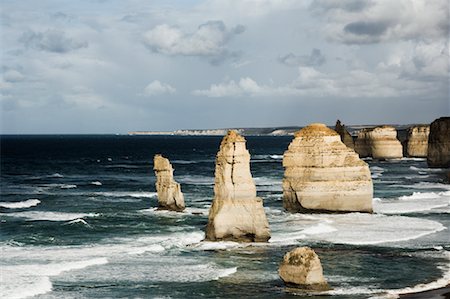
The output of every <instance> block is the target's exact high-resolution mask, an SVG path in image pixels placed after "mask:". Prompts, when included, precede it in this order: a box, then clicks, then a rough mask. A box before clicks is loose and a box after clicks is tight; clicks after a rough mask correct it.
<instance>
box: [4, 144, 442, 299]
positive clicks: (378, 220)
mask: <svg viewBox="0 0 450 299" xmlns="http://www.w3.org/2000/svg"><path fill="white" fill-rule="evenodd" d="M246 138H247V146H248V148H249V151H250V154H251V156H252V160H251V171H252V174H253V178H254V180H255V183H256V187H257V190H258V195H259V196H260V197H262V198H263V200H264V206H265V209H266V213H267V216H268V219H269V223H270V227H271V231H272V238H271V240H270V242H269V243H268V244H238V243H234V242H202V240H203V238H204V228H205V225H206V222H207V216H208V209H209V207H210V205H211V201H212V198H213V183H214V159H215V154H216V152H217V150H218V148H219V143H220V140H221V137H181V136H180V137H177V136H125V135H96V136H87V135H79V136H77V135H73V136H63V135H61V136H59V135H58V136H56V135H55V136H2V137H1V185H0V186H1V198H0V221H1V226H0V250H1V251H0V252H1V257H0V262H1V264H0V270H1V271H0V275H1V278H0V279H1V283H0V297H1V298H8V299H10V298H25V297H28V296H30V297H32V298H237V297H239V298H291V297H292V298H316V297H317V298H318V297H321V298H322V296H324V295H333V298H369V297H374V298H377V297H380V296H381V297H386V298H392V297H394V298H395V296H396V295H395V294H397V293H399V292H408V291H419V290H425V289H430V288H434V287H439V286H443V285H446V284H447V283H448V281H449V280H450V233H449V230H448V228H449V227H450V217H449V213H450V185H449V184H446V183H445V175H444V171H443V170H441V169H429V168H427V165H426V161H425V160H424V159H402V160H397V161H372V160H370V159H368V160H366V162H367V163H368V164H369V166H370V169H371V171H372V177H373V181H374V188H375V192H374V193H375V194H374V197H375V198H374V209H375V213H374V214H361V213H350V214H290V213H287V212H285V211H284V210H283V207H282V189H281V180H282V177H283V167H282V164H281V161H282V155H283V152H284V151H285V149H286V148H287V146H288V144H289V142H290V141H291V139H292V137H251V136H250V137H246ZM156 153H162V154H163V155H164V156H166V157H168V158H169V159H170V160H171V162H172V164H173V166H174V168H175V173H174V175H175V179H176V180H177V181H178V182H179V183H181V187H182V191H183V193H184V195H185V201H186V206H187V209H186V211H185V212H184V213H175V212H168V211H157V210H156V206H157V198H156V190H155V176H154V173H153V169H152V166H153V165H152V160H153V155H154V154H156ZM305 245H306V246H310V247H312V248H313V249H315V251H316V252H317V253H318V255H319V256H320V258H321V261H322V265H323V269H324V274H325V277H326V279H327V280H328V282H329V284H330V286H331V287H332V288H333V289H332V290H331V291H328V292H325V293H305V292H304V291H301V290H297V289H293V288H288V287H285V286H284V284H283V283H282V281H281V280H280V279H279V277H278V274H277V269H278V265H279V263H280V262H281V259H282V256H283V255H284V253H285V252H287V251H288V250H291V249H293V248H294V247H296V246H305Z"/></svg>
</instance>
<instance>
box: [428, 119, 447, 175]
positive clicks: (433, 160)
mask: <svg viewBox="0 0 450 299" xmlns="http://www.w3.org/2000/svg"><path fill="white" fill-rule="evenodd" d="M427 163H428V166H429V167H444V168H450V117H448V116H447V117H441V118H438V119H436V120H435V121H433V122H432V123H431V125H430V135H429V137H428V156H427Z"/></svg>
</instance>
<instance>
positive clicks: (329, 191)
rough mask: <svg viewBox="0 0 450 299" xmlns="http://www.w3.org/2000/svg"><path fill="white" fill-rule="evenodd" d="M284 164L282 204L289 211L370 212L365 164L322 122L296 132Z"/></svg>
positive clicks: (369, 196)
mask: <svg viewBox="0 0 450 299" xmlns="http://www.w3.org/2000/svg"><path fill="white" fill-rule="evenodd" d="M283 166H284V168H285V172H284V179H283V206H284V208H285V209H287V210H288V211H291V212H313V211H317V212H326V211H328V212H353V211H359V212H372V195H373V185H372V178H371V174H370V170H369V167H368V165H367V164H366V163H365V162H364V161H362V160H361V159H360V158H359V156H358V154H357V153H356V152H355V151H353V150H352V149H350V148H348V147H347V146H346V145H345V144H344V143H342V141H341V139H340V136H339V134H337V133H336V132H335V131H334V130H332V129H329V128H328V127H326V126H325V125H324V124H311V125H309V126H307V127H305V128H303V129H301V130H300V131H298V132H297V133H296V134H295V138H294V140H292V142H291V144H290V145H289V147H288V150H287V151H285V153H284V156H283Z"/></svg>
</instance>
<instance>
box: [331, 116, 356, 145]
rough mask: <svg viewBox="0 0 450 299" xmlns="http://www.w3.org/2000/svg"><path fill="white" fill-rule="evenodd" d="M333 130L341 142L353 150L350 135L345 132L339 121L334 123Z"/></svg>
mask: <svg viewBox="0 0 450 299" xmlns="http://www.w3.org/2000/svg"><path fill="white" fill-rule="evenodd" d="M334 130H335V131H336V132H337V133H338V134H339V136H341V141H342V142H343V143H344V144H345V145H346V146H348V147H349V148H351V149H354V148H355V144H354V142H353V138H352V135H350V133H349V132H348V131H347V129H346V128H345V126H344V125H342V124H341V121H340V120H339V119H338V120H337V121H336V126H335V127H334Z"/></svg>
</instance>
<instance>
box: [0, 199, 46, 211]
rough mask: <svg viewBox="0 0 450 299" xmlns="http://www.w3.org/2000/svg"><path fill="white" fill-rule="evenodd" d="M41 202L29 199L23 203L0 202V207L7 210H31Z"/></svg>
mask: <svg viewBox="0 0 450 299" xmlns="http://www.w3.org/2000/svg"><path fill="white" fill-rule="evenodd" d="M40 203H41V201H40V200H39V199H35V198H31V199H27V200H24V201H18V202H7V201H1V202H0V207H3V208H7V209H25V208H31V207H34V206H37V205H38V204H40Z"/></svg>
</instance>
